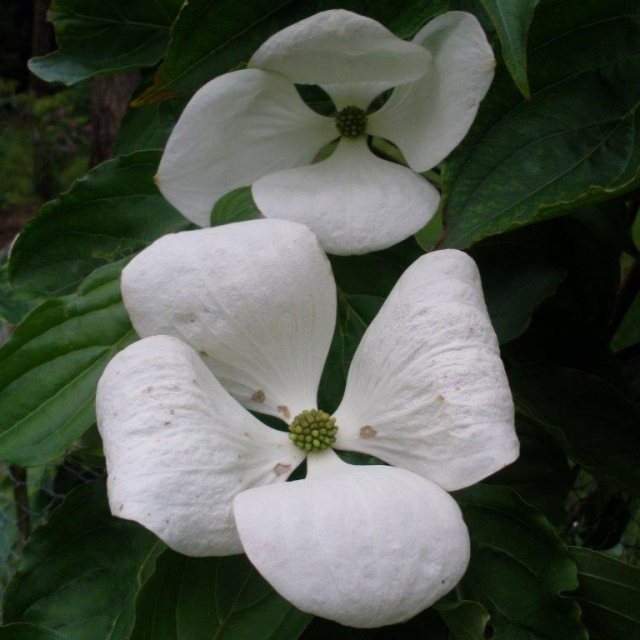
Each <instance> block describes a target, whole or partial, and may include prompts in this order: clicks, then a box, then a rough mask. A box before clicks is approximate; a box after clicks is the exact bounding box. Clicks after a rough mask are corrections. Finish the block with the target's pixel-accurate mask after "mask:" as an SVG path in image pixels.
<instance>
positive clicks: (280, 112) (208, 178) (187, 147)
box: [156, 69, 338, 227]
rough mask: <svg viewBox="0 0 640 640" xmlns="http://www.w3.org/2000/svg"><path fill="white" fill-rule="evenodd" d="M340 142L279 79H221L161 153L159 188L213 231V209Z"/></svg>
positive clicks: (264, 74) (244, 74) (197, 100)
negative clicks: (232, 195) (220, 201)
mask: <svg viewBox="0 0 640 640" xmlns="http://www.w3.org/2000/svg"><path fill="white" fill-rule="evenodd" d="M337 137H338V131H337V129H336V128H335V124H334V122H333V119H331V118H326V117H324V116H321V115H319V114H317V113H315V112H314V111H312V110H311V109H310V108H309V107H307V106H306V105H305V104H304V102H303V101H302V99H301V98H300V96H299V95H298V93H297V91H296V90H295V88H294V86H293V85H292V84H291V83H290V82H288V81H287V80H286V79H285V78H283V77H282V76H281V75H280V74H278V73H271V72H268V71H261V70H259V69H244V70H242V71H234V72H232V73H227V74H225V75H223V76H218V77H217V78H215V79H214V80H212V81H211V82H209V83H207V84H205V85H204V86H203V87H202V88H201V89H200V90H199V91H198V92H197V93H196V94H195V95H194V96H193V98H192V99H191V100H190V102H189V104H188V105H187V106H186V108H185V110H184V111H183V112H182V115H181V116H180V119H179V120H178V123H177V124H176V126H175V128H174V130H173V132H172V133H171V136H170V137H169V141H168V142H167V146H166V148H165V150H164V153H163V155H162V160H161V162H160V167H159V168H158V175H157V178H156V180H157V184H158V188H159V189H160V191H161V192H162V195H163V196H164V197H165V198H166V199H167V200H168V201H169V202H170V203H171V204H172V205H173V206H174V207H176V208H177V209H178V211H180V213H182V214H183V215H184V216H185V217H186V218H188V219H189V220H191V221H192V222H195V223H196V224H198V225H200V226H201V227H208V226H209V224H210V217H211V209H212V207H213V205H214V203H215V202H216V201H217V200H218V199H219V198H221V197H222V196H223V195H224V194H225V193H228V192H229V191H232V190H233V189H235V188H237V187H242V186H245V185H250V184H251V183H252V182H254V181H255V180H257V179H258V178H259V177H260V176H264V175H267V174H269V173H273V172H274V171H279V170H280V169H285V168H289V167H297V166H302V165H306V164H309V163H310V162H311V161H312V160H313V158H314V156H315V155H316V154H317V153H318V151H320V149H321V148H322V147H323V146H325V145H326V144H327V143H328V142H330V141H331V140H333V139H335V138H337Z"/></svg>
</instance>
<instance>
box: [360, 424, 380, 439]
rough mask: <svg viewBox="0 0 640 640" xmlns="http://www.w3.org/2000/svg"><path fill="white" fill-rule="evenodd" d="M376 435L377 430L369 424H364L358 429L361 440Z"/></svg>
mask: <svg viewBox="0 0 640 640" xmlns="http://www.w3.org/2000/svg"><path fill="white" fill-rule="evenodd" d="M377 435H378V432H377V431H376V430H375V429H374V428H373V427H372V426H371V425H370V424H365V425H364V427H362V428H361V429H360V437H361V438H362V439H363V440H369V439H370V438H375V437H376V436H377Z"/></svg>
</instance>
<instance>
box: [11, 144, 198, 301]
mask: <svg viewBox="0 0 640 640" xmlns="http://www.w3.org/2000/svg"><path fill="white" fill-rule="evenodd" d="M159 158H160V153H159V152H158V151H141V152H138V153H134V154H132V155H130V156H125V157H122V158H116V159H115V160H109V161H108V162H105V163H104V164H101V165H99V166H98V167H96V168H95V169H93V170H92V171H90V172H89V173H87V175H86V176H84V177H83V178H82V179H81V180H78V181H76V182H75V183H74V184H73V186H72V187H71V189H70V190H69V191H67V192H66V193H64V194H63V195H61V196H60V197H59V198H58V199H57V200H53V201H52V202H50V203H49V204H47V205H45V206H44V207H43V208H42V210H41V211H40V213H39V214H38V216H37V217H36V218H35V219H34V220H32V221H31V222H30V223H29V224H28V225H27V226H26V227H25V229H24V230H23V231H22V233H21V234H20V235H19V236H18V239H17V240H16V242H15V245H14V246H13V248H12V251H11V261H10V265H9V267H10V276H11V279H12V281H13V283H14V284H16V285H18V286H20V287H23V288H25V289H30V290H33V291H40V292H43V293H48V294H54V295H55V294H59V293H66V292H68V291H71V290H73V289H75V287H76V286H77V285H78V283H79V282H81V281H82V280H83V278H85V277H86V276H88V275H89V274H90V273H91V272H92V271H93V270H94V269H97V268H98V267H101V266H103V265H105V264H109V263H111V262H114V261H117V260H121V259H122V258H126V257H129V256H131V255H133V254H134V253H136V252H137V251H139V250H140V249H142V248H144V247H145V246H147V245H148V244H150V243H151V242H152V241H153V240H155V239H156V238H158V237H159V236H161V235H164V234H165V233H169V232H172V231H177V230H180V229H185V228H187V227H188V226H189V223H188V222H187V221H186V220H185V219H184V218H183V217H182V216H181V215H180V214H179V213H178V212H177V211H176V210H175V209H174V208H173V207H172V206H171V205H170V204H169V203H168V202H167V201H166V200H165V199H164V198H163V197H162V196H161V195H160V192H159V191H158V190H157V188H156V186H155V185H154V183H153V175H154V174H155V170H156V167H157V163H158V161H159Z"/></svg>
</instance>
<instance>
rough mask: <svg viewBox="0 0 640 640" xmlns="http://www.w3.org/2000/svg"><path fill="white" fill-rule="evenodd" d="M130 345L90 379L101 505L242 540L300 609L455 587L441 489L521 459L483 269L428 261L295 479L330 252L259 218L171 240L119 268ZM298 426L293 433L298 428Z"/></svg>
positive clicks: (389, 310) (460, 538)
mask: <svg viewBox="0 0 640 640" xmlns="http://www.w3.org/2000/svg"><path fill="white" fill-rule="evenodd" d="M122 292H123V297H124V301H125V304H126V307H127V309H128V311H129V314H130V316H131V320H132V322H133V325H134V327H135V328H136V330H137V331H138V333H139V334H140V336H141V337H142V339H141V340H140V341H139V342H137V343H135V344H133V345H131V346H129V347H127V348H126V349H125V350H124V351H122V352H121V353H119V354H118V355H117V356H116V357H115V358H114V359H113V360H112V361H111V362H110V364H109V365H108V367H107V369H106V370H105V372H104V375H103V376H102V379H101V380H100V384H99V387H98V397H97V412H98V426H99V428H100V433H101V434H102V438H103V440H104V449H105V454H106V458H107V467H108V472H109V479H108V486H109V501H110V504H111V509H112V511H113V513H114V514H115V515H117V516H120V517H122V518H127V519H131V520H135V521H137V522H139V523H141V524H143V525H144V526H145V527H147V528H148V529H150V530H151V531H153V532H155V533H156V534H157V535H158V536H159V537H160V538H161V539H162V540H163V541H164V542H166V543H167V544H168V545H169V546H170V547H172V548H173V549H175V550H177V551H179V552H182V553H185V554H187V555H193V556H205V555H226V554H235V553H240V552H242V551H245V552H246V553H247V555H248V556H249V558H250V559H251V561H252V562H253V564H254V565H255V566H256V568H257V569H258V571H260V573H261V574H262V575H263V576H264V577H265V578H266V579H267V580H268V581H269V582H270V583H271V584H272V585H273V587H274V588H275V589H276V590H277V591H279V592H280V593H281V594H282V595H283V596H284V597H285V598H287V599H288V600H289V601H291V602H292V603H293V604H294V605H296V606H297V607H298V608H300V609H302V610H303V611H308V612H310V613H314V614H317V615H320V616H323V617H325V618H330V619H332V620H336V621H338V622H341V623H343V624H346V625H351V626H356V627H376V626H381V625H386V624H391V623H395V622H399V621H402V620H406V619H407V618H409V617H411V616H413V615H415V614H416V613H418V612H419V611H421V610H422V609H424V608H426V607H427V606H429V605H430V604H431V603H433V602H434V601H435V600H437V599H438V598H439V597H440V596H442V595H443V594H444V593H446V592H447V591H449V590H450V589H451V588H452V587H453V586H454V585H455V584H456V583H457V582H458V580H459V579H460V578H461V576H462V574H463V573H464V571H465V569H466V566H467V562H468V558H469V539H468V534H467V529H466V526H465V524H464V522H463V520H462V517H461V514H460V510H459V509H458V507H457V505H456V503H455V501H454V500H453V499H452V498H451V497H450V496H449V495H448V493H447V491H451V490H455V489H460V488H462V487H465V486H468V485H470V484H472V483H474V482H476V481H478V480H480V479H482V478H484V477H485V476H487V475H489V474H491V473H493V472H494V471H497V470H498V469H500V468H501V467H503V466H504V465H506V464H508V463H510V462H511V461H513V460H514V459H515V458H516V457H517V454H518V442H517V439H516V436H515V433H514V427H513V404H512V398H511V394H510V391H509V386H508V383H507V379H506V377H505V372H504V368H503V365H502V362H501V360H500V355H499V350H498V345H497V342H496V337H495V334H494V331H493V329H492V327H491V324H490V322H489V318H488V315H487V311H486V308H485V303H484V299H483V295H482V289H481V285H480V279H479V275H478V271H477V268H476V266H475V263H474V262H473V260H472V259H471V258H469V257H468V256H467V255H466V254H464V253H462V252H459V251H455V250H447V251H438V252H435V253H431V254H428V255H425V256H423V257H422V258H420V259H419V260H417V261H416V262H415V263H414V264H413V265H412V266H411V267H409V268H408V269H407V270H406V272H405V273H404V275H403V276H402V277H401V278H400V280H399V281H398V283H397V284H396V286H395V288H394V289H393V291H392V292H391V294H390V295H389V297H388V299H387V300H386V302H385V303H384V305H383V306H382V308H381V310H380V311H379V313H378V315H377V316H376V318H375V319H374V320H373V322H372V323H371V325H370V326H369V328H368V329H367V331H366V333H365V334H364V336H363V338H362V341H361V343H360V345H359V347H358V349H357V352H356V354H355V356H354V358H353V361H352V364H351V368H350V370H349V374H348V380H347V384H346V391H345V394H344V398H343V400H342V402H341V404H340V406H339V408H338V409H337V411H336V412H335V414H334V418H335V420H336V423H337V426H338V432H337V440H336V442H335V447H336V448H337V449H342V450H350V451H357V452H362V453H366V454H371V455H373V456H377V457H378V458H380V459H381V460H383V461H384V462H387V463H389V464H391V465H395V466H384V465H374V466H354V465H350V464H346V463H344V462H343V461H341V460H340V458H338V456H337V455H336V454H335V453H334V452H333V451H332V450H331V449H330V448H329V449H326V450H324V451H321V452H312V453H310V454H309V455H308V457H307V465H308V467H307V477H306V478H305V479H303V480H296V481H291V482H285V480H286V479H287V478H288V476H289V475H290V474H291V472H292V471H293V470H294V469H295V468H296V467H297V466H298V465H299V464H300V463H301V462H302V461H303V459H304V458H305V456H306V455H307V454H306V452H305V451H303V450H302V449H300V448H298V447H296V446H295V445H294V444H293V442H292V440H291V439H290V438H289V437H288V434H287V433H285V432H283V431H278V430H276V429H272V428H270V427H267V426H265V425H264V424H262V423H261V422H260V421H259V420H258V419H257V418H255V417H254V416H253V415H252V414H251V413H249V411H247V409H250V410H253V411H257V412H261V413H264V414H271V415H274V416H280V417H281V418H282V419H283V420H284V421H285V422H286V423H288V424H289V425H290V426H291V425H292V423H293V425H294V426H295V424H297V423H296V421H295V420H294V419H295V418H296V416H297V415H298V414H301V413H302V412H304V411H305V410H308V409H315V408H316V394H317V389H318V384H319V381H320V376H321V373H322V370H323V367H324V363H325V359H326V357H327V354H328V351H329V346H330V344H331V340H332V335H333V332H334V325H335V320H336V286H335V283H334V280H333V276H332V272H331V267H330V264H329V261H328V260H327V257H326V255H325V254H324V252H323V251H322V249H321V248H320V246H319V244H318V241H317V239H316V237H315V236H314V234H313V233H312V232H311V231H309V230H308V229H307V228H306V227H304V226H302V225H299V224H296V223H292V222H288V221H284V220H255V221H251V222H242V223H237V224H230V225H226V226H222V227H216V228H213V229H203V230H199V231H187V232H184V233H179V234H176V235H168V236H165V237H163V238H161V239H160V240H158V241H157V242H155V243H154V244H153V245H151V246H150V247H149V248H147V249H146V250H144V251H143V252H142V253H140V254H139V255H138V256H137V257H136V258H134V260H133V261H132V262H131V263H130V264H129V265H128V266H127V267H126V268H125V270H124V272H123V277H122ZM291 428H292V430H293V426H291Z"/></svg>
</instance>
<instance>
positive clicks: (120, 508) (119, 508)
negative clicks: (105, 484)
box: [118, 503, 124, 513]
mask: <svg viewBox="0 0 640 640" xmlns="http://www.w3.org/2000/svg"><path fill="white" fill-rule="evenodd" d="M123 509H124V505H123V504H122V503H120V506H119V507H118V513H120V512H121V511H122V510H123Z"/></svg>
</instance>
